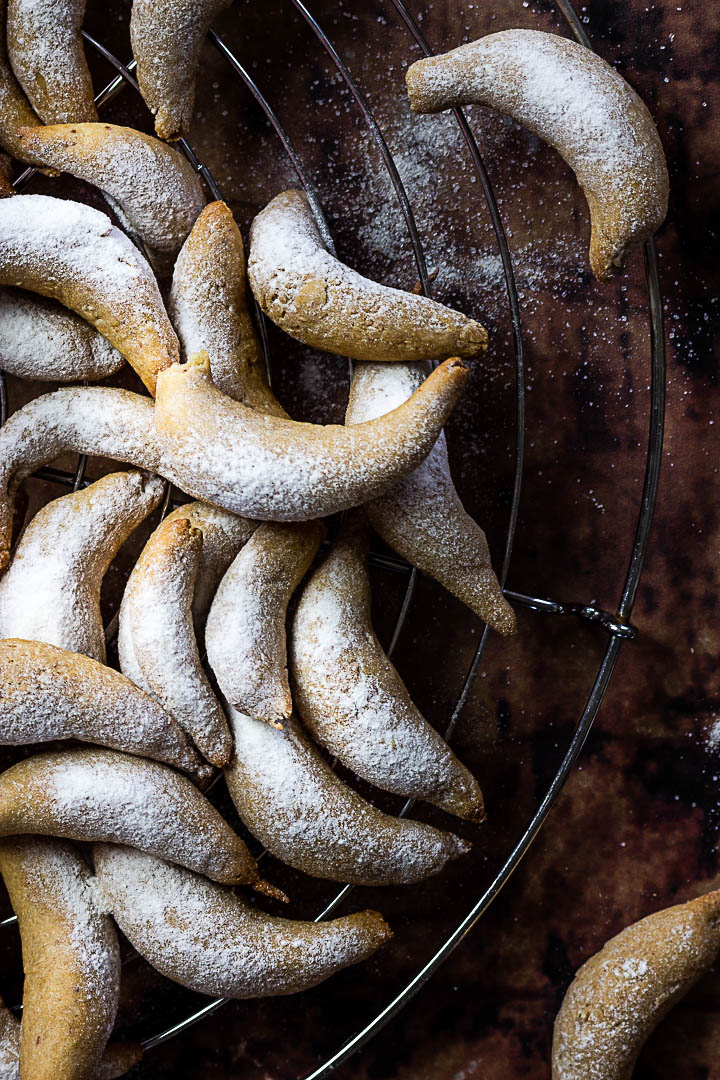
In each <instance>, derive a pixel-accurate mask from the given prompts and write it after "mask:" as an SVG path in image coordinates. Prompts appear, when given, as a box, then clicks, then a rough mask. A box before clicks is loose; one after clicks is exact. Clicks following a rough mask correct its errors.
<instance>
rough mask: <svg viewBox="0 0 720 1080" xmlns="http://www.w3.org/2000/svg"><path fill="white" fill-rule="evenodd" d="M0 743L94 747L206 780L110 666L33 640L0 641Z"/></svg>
mask: <svg viewBox="0 0 720 1080" xmlns="http://www.w3.org/2000/svg"><path fill="white" fill-rule="evenodd" d="M0 685H1V686H2V690H0V743H2V744H10V745H15V746H23V745H27V744H29V743H39V742H48V741H51V740H55V739H80V740H81V741H82V742H92V743H100V744H101V745H102V746H109V747H112V748H113V749H115V750H123V751H124V752H125V753H127V754H138V755H140V756H141V757H151V758H155V759H156V760H157V761H164V762H165V764H167V765H174V766H175V768H177V769H184V770H185V771H186V772H190V773H193V774H195V775H196V776H198V777H199V778H201V779H207V777H208V774H209V772H210V770H209V768H208V767H207V766H206V765H203V763H202V762H201V760H200V758H199V757H198V755H197V754H196V753H195V751H194V750H193V748H192V747H191V746H190V744H189V742H188V740H187V738H186V736H185V734H184V732H183V731H182V729H181V728H180V727H179V726H178V725H177V724H176V723H175V721H174V720H173V719H172V717H171V716H169V715H168V713H166V712H165V710H164V709H162V708H161V707H160V705H159V704H158V703H157V702H156V701H154V700H153V699H152V698H150V697H148V695H147V694H144V693H143V692H142V691H141V690H139V689H138V688H137V687H136V686H135V685H134V683H132V682H130V680H129V679H127V678H125V676H124V675H121V674H120V673H119V672H117V671H113V669H112V668H108V667H105V666H104V665H103V664H99V663H98V662H97V661H96V660H91V659H89V658H88V657H87V656H80V655H79V654H78V653H74V652H68V651H66V650H65V649H58V648H56V647H55V646H54V645H44V644H42V643H41V642H38V641H17V640H13V639H12V638H8V639H6V640H4V641H0Z"/></svg>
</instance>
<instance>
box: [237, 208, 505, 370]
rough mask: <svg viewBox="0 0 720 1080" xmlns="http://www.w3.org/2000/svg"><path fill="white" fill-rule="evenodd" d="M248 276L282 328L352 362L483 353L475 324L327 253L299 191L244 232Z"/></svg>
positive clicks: (484, 338) (481, 335)
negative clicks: (364, 274)
mask: <svg viewBox="0 0 720 1080" xmlns="http://www.w3.org/2000/svg"><path fill="white" fill-rule="evenodd" d="M248 278H249V281H250V287H251V288H252V291H253V293H254V294H255V299H256V300H257V302H258V304H259V305H260V307H261V308H262V310H263V311H264V312H265V314H266V315H267V316H268V318H269V319H272V321H273V322H274V323H276V324H277V325H278V326H279V327H280V328H281V329H282V330H284V331H285V332H286V333H288V334H290V336H291V337H294V338H297V339H298V341H302V342H304V343H305V344H306V345H311V346H312V347H313V348H316V349H323V350H324V351H325V352H329V353H337V354H339V355H340V356H349V357H351V358H352V359H354V360H373V361H383V362H386V361H408V360H444V359H445V358H446V357H448V356H461V357H472V356H476V355H477V354H478V353H479V352H481V351H482V350H483V349H485V348H486V347H487V333H486V332H485V330H484V328H483V327H482V326H481V325H480V323H477V322H475V321H474V320H473V319H469V318H468V317H467V315H461V314H460V312H458V311H452V310H451V309H450V308H447V307H444V306H443V305H442V304H438V303H437V301H436V300H431V299H430V298H429V297H427V296H418V295H416V294H415V293H409V292H403V291H402V290H401V289H391V288H388V287H387V286H386V285H379V284H378V283H377V282H376V281H371V280H370V279H369V278H366V277H362V275H361V274H358V273H357V272H356V271H355V270H351V269H350V267H349V266H345V265H344V263H341V262H340V261H339V260H338V259H336V258H335V257H334V256H333V255H331V254H330V252H329V251H328V250H327V248H326V247H325V245H324V244H323V241H322V237H321V236H320V232H319V230H318V227H317V225H316V223H315V219H314V217H313V214H312V210H311V208H310V203H309V202H308V199H307V196H306V195H305V193H304V192H302V191H283V192H282V193H281V194H280V195H276V196H275V198H274V199H273V200H272V202H271V203H269V204H268V206H266V207H265V209H264V210H263V211H262V212H261V213H260V214H258V216H257V217H256V218H255V220H254V221H253V223H252V227H251V229H250V257H249V260H248Z"/></svg>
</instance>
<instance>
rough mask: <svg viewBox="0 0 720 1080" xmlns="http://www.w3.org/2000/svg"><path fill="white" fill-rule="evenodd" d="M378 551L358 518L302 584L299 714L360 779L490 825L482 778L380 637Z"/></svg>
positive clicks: (295, 674) (296, 668)
mask: <svg viewBox="0 0 720 1080" xmlns="http://www.w3.org/2000/svg"><path fill="white" fill-rule="evenodd" d="M368 550H369V535H368V531H367V529H366V528H365V526H364V523H363V521H362V519H361V518H360V517H359V516H353V517H351V518H349V519H348V521H347V523H346V525H345V527H344V529H343V531H342V533H341V535H340V537H339V539H338V540H337V541H336V543H335V544H333V546H332V548H331V549H330V553H329V554H328V556H327V557H326V559H325V561H324V562H323V563H322V564H321V565H320V566H319V567H318V568H317V569H316V570H315V572H314V573H313V575H312V577H311V578H310V580H309V581H308V582H307V583H306V585H305V586H304V588H303V590H302V593H301V596H300V601H299V603H298V606H297V610H296V612H295V618H294V620H293V625H292V633H291V636H290V642H291V648H290V655H291V673H292V680H293V687H294V691H295V702H296V705H297V709H298V712H299V714H300V716H301V717H302V719H303V721H304V723H305V725H306V727H307V728H308V729H309V731H310V733H311V734H312V736H313V738H315V739H316V740H317V742H319V743H321V744H322V745H323V746H325V747H326V748H327V749H328V750H329V751H330V753H331V754H333V755H334V756H335V757H337V758H339V760H340V761H341V762H342V763H343V764H344V765H347V766H348V768H350V769H352V770H353V772H355V773H357V774H358V776H362V777H363V778H364V779H365V780H369V781H370V783H372V784H376V785H377V786H378V787H380V788H384V789H385V790H386V791H394V792H396V793H397V794H398V795H410V796H412V797H413V798H417V799H425V800H426V801H427V802H431V803H435V805H437V806H439V807H441V809H443V810H447V811H448V812H449V813H451V814H457V815H459V816H460V817H464V818H469V819H470V820H471V821H483V820H484V818H485V810H484V807H483V798H482V793H481V791H480V788H479V787H478V784H477V781H476V780H475V779H474V777H473V776H472V774H471V773H470V771H469V770H468V769H466V768H465V766H464V765H462V764H461V763H460V762H459V761H458V759H457V758H456V757H455V755H454V754H453V752H452V750H451V749H450V747H449V746H448V745H447V743H446V742H445V740H444V739H443V738H441V736H440V735H439V734H438V733H437V731H435V729H434V728H433V727H431V726H430V724H428V722H427V720H425V718H424V717H423V716H422V715H421V713H420V712H419V710H418V709H417V708H416V707H415V705H414V704H413V702H412V701H411V699H410V695H409V693H408V692H407V689H406V687H405V684H404V683H403V681H402V679H401V678H400V676H399V674H398V672H397V671H396V669H395V668H394V666H393V665H392V663H391V662H390V660H389V659H388V658H387V656H386V655H385V653H384V651H383V649H382V646H381V645H380V642H379V641H378V639H377V637H376V636H375V632H374V630H373V627H372V621H371V614H370V603H371V595H370V579H369V577H368V574H367V569H366V559H367V554H368Z"/></svg>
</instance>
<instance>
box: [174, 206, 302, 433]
mask: <svg viewBox="0 0 720 1080" xmlns="http://www.w3.org/2000/svg"><path fill="white" fill-rule="evenodd" d="M168 310H169V312H170V318H171V320H172V323H173V326H174V327H175V331H176V333H177V335H178V337H179V339H180V344H181V347H182V350H183V354H184V356H185V357H191V356H196V355H197V354H198V353H201V352H206V353H207V354H208V358H209V360H210V371H211V373H212V380H213V382H214V384H215V386H217V388H218V390H222V392H223V393H224V394H228V395H229V396H230V397H231V398H234V399H235V400H236V401H240V402H242V403H243V404H244V405H249V406H251V408H253V409H259V410H260V412H266V413H270V415H272V416H283V417H287V413H286V412H285V410H284V409H283V407H282V405H280V403H279V402H278V401H277V399H276V398H275V396H274V394H273V392H272V390H271V389H270V387H269V385H268V381H267V376H266V374H265V358H264V356H263V351H262V346H261V344H260V339H259V336H258V332H257V330H256V329H255V323H254V322H253V319H252V315H251V313H250V293H249V290H248V286H247V272H246V264H245V248H244V247H243V242H242V237H241V236H240V230H239V229H238V227H237V225H236V224H235V221H234V218H233V216H232V213H231V211H230V209H229V207H227V206H226V205H225V203H223V202H213V203H210V205H209V206H206V207H205V209H204V210H203V212H202V213H201V214H200V216H199V218H198V219H197V221H196V222H195V224H194V226H193V229H192V232H191V233H190V235H189V237H188V238H187V240H186V241H185V244H184V246H183V249H182V251H181V252H180V254H179V256H178V259H177V262H176V263H175V271H174V273H173V282H172V289H171V291H170V297H169V301H168Z"/></svg>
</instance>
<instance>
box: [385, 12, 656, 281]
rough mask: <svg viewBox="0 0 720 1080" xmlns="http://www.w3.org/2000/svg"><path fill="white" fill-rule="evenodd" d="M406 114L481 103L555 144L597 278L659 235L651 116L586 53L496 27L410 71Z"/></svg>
mask: <svg viewBox="0 0 720 1080" xmlns="http://www.w3.org/2000/svg"><path fill="white" fill-rule="evenodd" d="M406 81H407V87H408V93H409V95H410V105H411V106H412V108H413V109H414V110H415V112H420V113H435V112H441V111H442V110H443V109H450V108H453V107H454V106H456V105H470V104H477V105H489V106H490V107H491V108H494V109H497V110H498V111H499V112H502V113H505V114H506V115H507V116H510V117H512V119H513V120H516V121H517V122H518V123H519V124H523V125H524V126H525V127H526V128H528V129H529V130H530V131H532V132H533V133H534V134H535V135H537V136H539V138H541V139H543V140H544V141H545V142H548V143H550V145H551V146H553V147H555V149H556V150H557V151H558V153H559V154H560V156H561V157H562V158H564V160H565V161H566V162H567V163H568V165H569V166H570V168H571V169H572V170H573V172H574V173H575V175H576V177H577V179H578V183H579V184H580V186H581V187H582V189H583V191H584V192H585V196H586V198H587V201H588V206H589V208H590V222H591V226H592V232H591V237H590V265H591V266H592V269H593V272H594V274H595V276H596V277H597V278H599V279H600V281H605V280H607V279H608V278H609V277H611V276H612V275H613V274H614V273H615V272H616V271H617V270H618V268H619V267H620V266H621V265H622V262H623V260H624V258H625V256H626V255H627V253H628V252H629V251H630V250H631V249H632V248H633V247H635V246H636V245H637V244H640V243H642V242H643V241H644V240H647V239H648V238H649V237H651V236H652V235H653V233H654V232H656V231H657V229H659V228H660V226H661V225H662V223H663V221H664V220H665V214H666V213H667V201H668V188H669V180H668V172H667V165H666V164H665V155H664V153H663V148H662V144H661V142H660V138H659V136H658V133H657V128H656V127H655V123H654V121H653V118H652V116H651V115H650V113H649V112H648V109H647V107H646V105H645V104H644V102H643V101H641V99H640V98H639V97H638V95H637V94H636V93H635V91H634V90H633V88H632V87H631V86H630V85H629V84H628V83H627V82H626V81H625V79H623V77H622V75H620V74H619V72H617V71H616V70H615V69H614V68H612V67H610V65H609V64H607V63H606V62H605V61H604V60H603V59H602V58H601V57H599V56H598V55H597V54H596V53H594V52H592V51H591V50H590V49H587V48H586V47H585V46H584V45H579V44H578V43H577V42H575V41H568V40H567V38H562V37H558V36H557V35H556V34H546V33H543V32H542V31H540V30H502V31H500V33H498V34H489V35H488V36H487V37H483V38H480V39H479V41H471V42H469V43H468V44H467V45H461V46H459V48H457V49H453V50H452V51H451V52H448V53H444V54H443V55H441V56H431V57H428V58H427V59H423V60H417V61H416V62H415V63H414V64H411V65H410V67H409V68H408V70H407V75H406Z"/></svg>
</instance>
